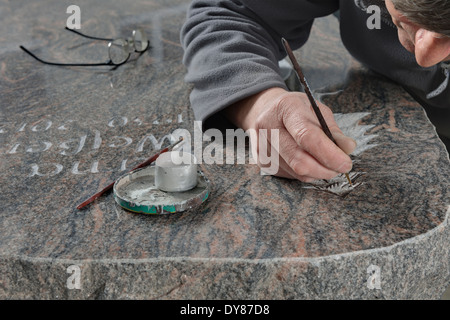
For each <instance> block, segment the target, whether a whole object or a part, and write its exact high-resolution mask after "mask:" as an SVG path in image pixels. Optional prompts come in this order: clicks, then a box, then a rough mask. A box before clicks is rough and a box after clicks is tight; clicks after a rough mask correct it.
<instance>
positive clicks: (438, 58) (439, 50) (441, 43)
mask: <svg viewBox="0 0 450 320" xmlns="http://www.w3.org/2000/svg"><path fill="white" fill-rule="evenodd" d="M415 55H416V60H417V63H418V64H419V65H420V66H422V67H431V66H434V65H435V64H438V63H439V62H442V61H444V60H446V59H448V58H449V55H450V38H449V37H442V36H440V35H439V34H437V33H435V32H432V31H429V30H425V29H422V28H421V29H419V30H417V32H416V35H415Z"/></svg>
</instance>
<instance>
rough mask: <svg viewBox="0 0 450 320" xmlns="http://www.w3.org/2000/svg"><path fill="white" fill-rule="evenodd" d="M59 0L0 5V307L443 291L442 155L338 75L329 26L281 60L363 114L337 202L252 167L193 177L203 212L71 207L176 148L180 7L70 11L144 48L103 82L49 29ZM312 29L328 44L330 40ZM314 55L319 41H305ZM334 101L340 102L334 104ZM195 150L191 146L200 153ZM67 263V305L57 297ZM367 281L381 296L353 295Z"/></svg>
mask: <svg viewBox="0 0 450 320" xmlns="http://www.w3.org/2000/svg"><path fill="white" fill-rule="evenodd" d="M70 4H71V3H70V2H68V1H33V2H32V3H30V2H28V1H22V0H19V1H6V0H0V21H2V29H1V31H0V32H1V33H0V43H1V46H0V57H1V65H0V67H1V69H0V72H1V77H0V96H1V101H0V141H1V144H0V168H1V172H2V175H1V180H0V181H1V185H2V187H1V190H2V192H1V195H0V202H1V204H2V210H1V211H0V221H1V225H0V228H1V230H0V271H1V273H0V274H1V275H0V283H1V285H0V297H1V298H3V299H4V298H10V297H12V298H19V299H20V298H36V299H41V298H44V299H45V298H50V299H53V298H57V299H59V298H70V299H91V298H98V299H102V298H105V299H109V298H120V299H121V298H138V299H153V298H164V299H179V298H188V299H189V298H192V299H202V298H209V299H215V298H223V299H227V298H231V299H245V298H255V299H259V298H264V299H272V298H273V299H286V298H294V299H298V298H344V299H345V298H356V299H358V298H369V299H371V298H386V299H392V298H438V297H439V296H440V295H441V294H442V292H443V291H444V289H445V288H446V285H447V284H448V282H449V280H450V278H449V269H450V268H449V262H450V254H449V252H448V248H449V245H450V236H449V227H448V215H449V205H450V197H449V195H450V191H449V190H448V185H449V182H450V166H449V157H448V154H447V152H446V150H445V147H444V145H443V144H442V142H441V141H440V140H439V139H438V137H437V135H436V132H435V130H434V127H433V126H432V125H431V123H430V122H429V120H428V119H427V117H426V115H425V113H424V111H423V110H422V108H421V107H420V106H419V105H418V104H417V103H416V102H415V101H414V100H413V99H412V98H411V97H409V95H408V94H406V93H405V92H404V91H403V90H402V89H401V88H400V87H399V86H397V85H396V84H394V83H392V82H390V81H389V80H388V79H385V78H383V77H381V76H379V75H376V74H374V73H372V72H370V71H368V70H366V69H364V68H363V67H361V66H360V65H359V64H358V63H357V62H355V61H354V60H352V59H351V58H350V57H349V56H348V55H347V54H346V52H345V49H344V48H343V47H342V45H341V44H340V41H339V39H338V36H336V34H337V31H336V28H337V22H336V20H335V19H334V18H333V17H329V18H327V19H324V20H320V21H318V23H317V24H316V25H315V27H314V30H313V34H312V36H311V40H310V42H309V43H308V44H307V45H306V47H304V48H303V49H301V50H300V51H298V52H296V55H297V56H298V58H299V60H301V61H303V63H304V64H305V66H306V67H305V68H304V72H305V74H306V75H307V77H308V78H309V79H310V85H311V86H312V87H313V88H315V89H316V93H317V95H318V97H320V98H321V100H322V101H323V102H324V103H326V104H327V105H329V106H330V107H331V108H332V109H333V110H334V111H335V112H337V113H343V114H347V113H367V115H365V116H364V117H363V118H362V120H360V121H359V122H358V125H359V126H366V125H367V126H368V127H367V128H368V129H367V132H366V133H365V134H366V135H372V136H373V139H372V140H371V141H370V143H371V144H372V145H373V147H371V148H369V149H367V150H365V151H364V152H362V153H361V154H359V155H357V156H356V157H355V159H356V160H357V162H355V167H354V171H359V172H365V174H364V175H363V176H361V177H360V178H359V180H358V181H359V182H362V185H361V186H360V187H358V188H357V189H355V190H354V191H353V192H351V193H350V194H349V195H348V196H347V197H345V198H340V197H337V196H335V195H333V194H329V193H325V192H321V191H318V190H314V189H307V188H305V185H304V184H302V183H300V182H298V181H290V180H284V179H278V178H274V177H270V176H263V175H260V172H259V169H258V168H257V167H256V166H255V165H253V164H248V163H247V164H244V165H241V164H235V165H226V164H224V165H217V164H212V165H208V164H202V165H201V170H202V171H203V172H204V174H205V175H206V176H207V177H208V179H209V180H210V182H211V194H210V198H209V199H208V200H207V201H206V202H205V203H204V204H203V205H202V206H201V207H200V208H198V209H195V210H190V211H186V212H183V213H178V214H173V215H165V216H148V215H138V214H134V213H130V212H127V211H125V210H123V209H122V208H121V207H119V206H118V205H116V203H115V202H114V199H113V197H112V195H111V194H109V195H107V196H104V197H102V198H100V199H99V200H97V201H96V202H95V203H93V204H92V205H91V206H89V207H88V208H87V209H85V210H82V211H79V210H77V209H76V206H77V205H78V204H79V203H80V202H81V201H83V200H85V199H86V198H87V197H89V196H91V195H92V194H94V193H95V192H97V191H99V190H100V189H101V188H102V187H104V186H106V185H107V184H109V182H111V181H113V180H115V179H117V178H118V177H119V176H121V175H123V174H124V173H125V172H126V171H127V170H129V169H131V168H133V167H134V166H136V164H138V163H139V162H141V161H142V160H143V159H145V158H147V157H148V156H150V155H151V154H153V153H155V152H156V150H157V149H159V148H161V147H165V146H166V145H168V144H169V142H170V141H169V140H170V139H169V135H170V134H171V133H172V132H173V131H174V130H176V129H187V130H189V131H190V132H193V130H194V129H193V128H194V118H193V112H192V111H191V109H190V104H189V93H190V90H191V88H190V86H189V85H188V84H186V83H185V82H184V75H185V68H184V66H183V65H182V63H181V58H182V53H183V51H182V48H181V46H180V44H179V30H180V27H181V25H182V23H183V21H184V19H185V12H186V9H187V6H188V4H189V1H186V0H170V1H160V0H159V1H156V0H153V1H133V2H128V3H126V4H124V2H121V1H105V0H101V1H78V3H77V5H79V6H80V8H81V18H82V20H81V23H82V29H81V31H83V32H84V33H86V34H89V35H96V36H100V37H113V38H114V37H127V36H128V35H129V34H131V32H132V30H133V28H135V27H136V26H138V27H140V28H143V29H144V30H145V31H146V32H147V34H148V36H149V39H150V41H151V48H150V49H149V51H147V52H146V53H144V54H143V55H142V56H140V57H139V58H136V57H135V56H132V59H131V61H130V62H128V63H127V64H125V65H123V66H120V67H119V68H117V69H115V70H111V69H110V68H109V67H90V68H88V67H55V66H48V65H43V64H41V63H39V62H37V61H36V60H34V59H33V58H32V57H30V56H28V55H27V54H26V53H24V52H23V51H21V50H20V49H19V45H23V46H25V47H27V48H28V49H30V50H32V51H33V52H34V53H36V54H37V55H39V56H40V57H41V58H43V59H47V60H51V61H60V62H67V63H70V62H91V61H92V62H102V61H106V60H107V48H106V44H105V43H102V42H97V41H91V40H87V39H84V38H81V37H78V36H77V35H74V34H72V33H70V32H68V31H66V30H64V26H65V23H66V19H67V17H68V16H69V14H67V13H66V8H67V7H68V6H69V5H70ZM329 30H332V32H331V34H330V32H329ZM317 39H321V40H317ZM343 89H344V90H343ZM207 144H208V143H207V142H205V143H204V145H205V146H206V145H207ZM71 265H78V266H80V267H81V270H82V277H81V283H82V289H80V290H74V289H70V288H68V287H67V286H66V280H67V277H68V276H69V274H68V273H67V272H66V270H67V268H68V267H69V266H71ZM371 266H375V269H376V268H378V269H377V270H381V289H380V288H378V289H377V288H375V289H374V288H370V286H369V285H368V279H369V278H370V276H371V273H370V272H369V270H372V269H370V267H371Z"/></svg>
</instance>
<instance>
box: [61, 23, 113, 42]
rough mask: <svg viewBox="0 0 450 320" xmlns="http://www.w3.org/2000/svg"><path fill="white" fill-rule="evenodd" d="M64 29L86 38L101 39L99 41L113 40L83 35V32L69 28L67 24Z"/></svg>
mask: <svg viewBox="0 0 450 320" xmlns="http://www.w3.org/2000/svg"><path fill="white" fill-rule="evenodd" d="M65 29H66V30H69V31H72V32H73V33H76V34H78V35H80V36H82V37H85V38H88V39H92V40H101V41H114V39H106V38H98V37H91V36H88V35H85V34H83V33H81V32H80V31H77V30H74V29H70V28H68V27H67V26H66V27H65Z"/></svg>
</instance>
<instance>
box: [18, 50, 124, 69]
mask: <svg viewBox="0 0 450 320" xmlns="http://www.w3.org/2000/svg"><path fill="white" fill-rule="evenodd" d="M20 49H22V50H23V51H25V52H26V53H28V54H29V55H30V56H32V57H33V58H35V59H36V60H37V61H39V62H42V63H45V64H49V65H52V66H68V67H89V66H116V65H115V64H113V63H112V61H108V62H103V63H58V62H49V61H45V60H42V59H40V58H38V57H37V56H36V55H35V54H34V53H32V52H31V51H29V50H28V49H26V48H25V47H23V46H20Z"/></svg>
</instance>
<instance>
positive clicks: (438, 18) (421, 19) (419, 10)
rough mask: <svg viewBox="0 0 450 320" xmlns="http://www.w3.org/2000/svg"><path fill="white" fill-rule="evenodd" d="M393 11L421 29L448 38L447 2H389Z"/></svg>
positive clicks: (430, 0)
mask: <svg viewBox="0 0 450 320" xmlns="http://www.w3.org/2000/svg"><path fill="white" fill-rule="evenodd" d="M391 1H392V3H393V4H394V7H395V9H397V10H398V11H399V12H400V13H402V14H403V15H404V16H405V17H406V18H407V19H408V20H410V21H411V22H413V23H416V24H418V25H419V26H421V27H422V28H425V29H427V30H430V31H433V32H436V33H439V34H441V35H443V36H446V37H450V1H449V0H391Z"/></svg>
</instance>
